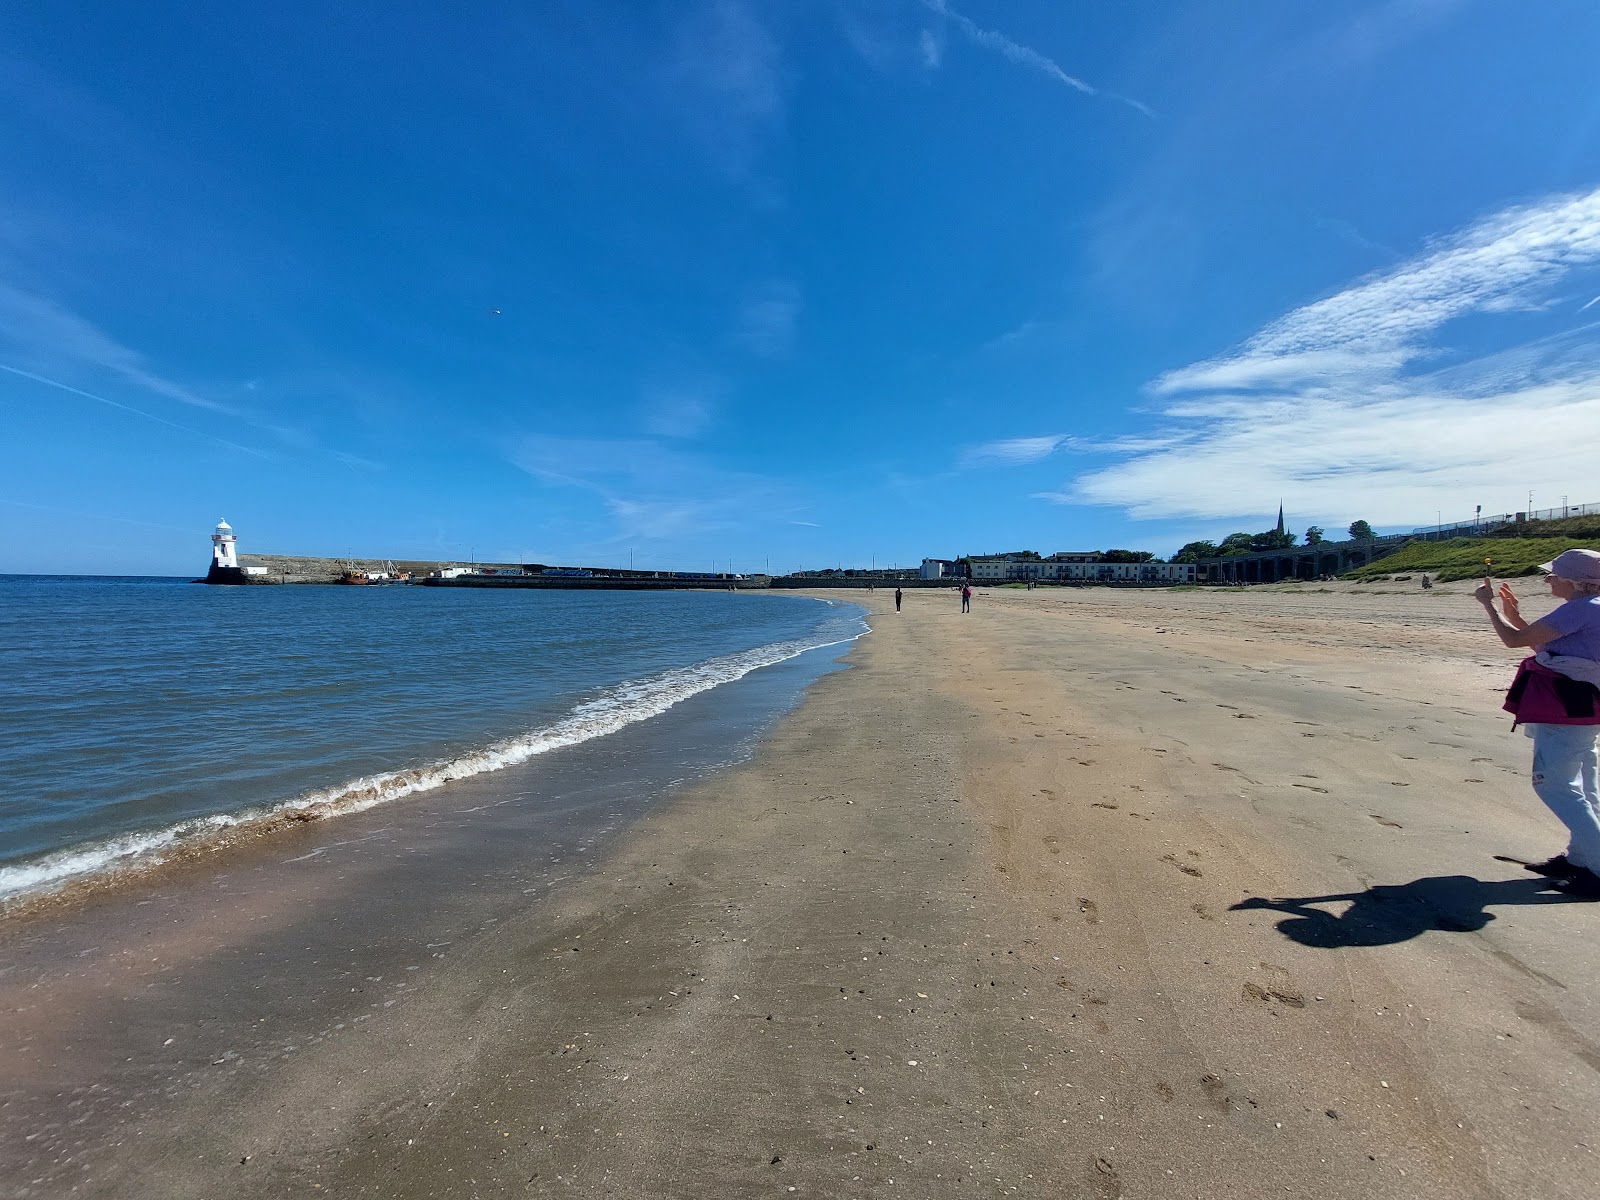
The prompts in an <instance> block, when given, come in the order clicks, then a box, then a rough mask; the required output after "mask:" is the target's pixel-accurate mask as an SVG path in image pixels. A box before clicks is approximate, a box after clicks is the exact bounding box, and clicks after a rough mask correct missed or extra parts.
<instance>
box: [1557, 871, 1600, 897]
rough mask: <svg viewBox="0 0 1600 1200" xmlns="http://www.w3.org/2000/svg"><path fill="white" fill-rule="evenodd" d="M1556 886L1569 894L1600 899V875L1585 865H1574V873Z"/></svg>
mask: <svg viewBox="0 0 1600 1200" xmlns="http://www.w3.org/2000/svg"><path fill="white" fill-rule="evenodd" d="M1555 886H1556V889H1557V890H1558V891H1562V892H1566V893H1567V894H1568V895H1569V896H1582V897H1583V898H1584V899H1585V900H1600V875H1596V874H1595V873H1594V872H1593V871H1590V870H1586V869H1585V868H1583V867H1573V868H1572V874H1571V875H1569V876H1567V877H1566V878H1565V879H1563V880H1561V882H1559V883H1557V884H1556V885H1555Z"/></svg>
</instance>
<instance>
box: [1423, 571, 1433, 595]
mask: <svg viewBox="0 0 1600 1200" xmlns="http://www.w3.org/2000/svg"><path fill="white" fill-rule="evenodd" d="M1432 586H1433V580H1431V579H1429V578H1428V573H1427V572H1426V571H1424V572H1423V573H1422V590H1423V591H1427V590H1428V589H1429V588H1431V587H1432Z"/></svg>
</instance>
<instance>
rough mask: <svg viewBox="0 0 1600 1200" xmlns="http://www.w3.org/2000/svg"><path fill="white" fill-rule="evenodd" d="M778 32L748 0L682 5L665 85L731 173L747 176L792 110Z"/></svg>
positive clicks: (700, 0) (696, 1)
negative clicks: (787, 95)
mask: <svg viewBox="0 0 1600 1200" xmlns="http://www.w3.org/2000/svg"><path fill="white" fill-rule="evenodd" d="M782 63H783V60H782V53H781V50H780V48H779V45H778V41H777V39H776V38H775V37H774V36H773V34H772V32H771V30H770V29H769V28H768V27H767V25H766V24H765V23H764V22H763V21H762V20H761V19H760V17H758V16H757V15H756V10H755V8H754V6H752V5H751V4H749V3H745V2H743V0H692V2H691V3H687V4H685V5H684V6H683V9H682V15H681V17H680V18H679V23H678V27H677V32H676V48H675V53H674V56H673V60H672V66H671V69H670V71H669V77H668V90H669V93H670V95H671V97H672V100H673V102H674V103H675V104H676V105H677V106H678V108H679V111H680V112H681V113H682V115H683V118H684V120H685V122H686V123H687V124H688V126H689V128H690V131H691V133H692V134H693V135H694V136H695V137H696V138H697V140H698V141H699V142H700V143H701V144H702V145H703V146H704V148H705V149H706V151H707V153H709V154H710V155H711V156H712V158H713V159H715V160H716V161H717V162H718V163H719V164H720V165H721V167H722V168H723V169H724V170H726V171H727V172H729V173H730V174H731V175H734V176H739V177H744V176H748V175H749V174H750V173H751V172H752V171H753V169H754V168H755V164H756V161H757V160H758V159H759V158H760V156H761V154H762V152H763V151H764V150H765V148H766V146H767V144H768V143H769V141H770V140H771V139H772V137H773V136H774V135H775V134H776V133H777V132H778V131H779V130H781V129H782V127H783V123H784V118H785V115H786V110H787V98H786V94H785V92H786V89H785V82H784V76H783V65H782Z"/></svg>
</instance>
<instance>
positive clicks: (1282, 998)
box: [1239, 983, 1306, 1008]
mask: <svg viewBox="0 0 1600 1200" xmlns="http://www.w3.org/2000/svg"><path fill="white" fill-rule="evenodd" d="M1239 997H1240V999H1243V1000H1254V1001H1256V1002H1257V1003H1260V1004H1270V1003H1271V1002H1272V1001H1274V1000H1276V1001H1277V1002H1278V1003H1279V1004H1287V1005H1288V1006H1289V1007H1290V1008H1304V1007H1305V1006H1306V998H1305V997H1304V996H1302V995H1301V994H1300V993H1299V992H1297V991H1294V990H1293V989H1292V988H1276V987H1262V986H1261V985H1260V984H1255V983H1247V984H1245V985H1244V986H1243V987H1242V988H1240V989H1239Z"/></svg>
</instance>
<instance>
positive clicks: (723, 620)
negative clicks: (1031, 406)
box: [0, 575, 867, 904]
mask: <svg viewBox="0 0 1600 1200" xmlns="http://www.w3.org/2000/svg"><path fill="white" fill-rule="evenodd" d="M866 631H867V626H866V623H865V620H864V612H863V610H862V609H860V608H859V607H858V606H856V605H852V604H849V603H844V602H831V601H826V600H817V599H813V598H809V597H803V596H793V595H785V594H781V593H768V592H719V591H704V592H666V591H661V592H653V591H652V592H612V591H563V590H549V591H546V590H513V589H493V590H491V589H475V588H432V587H423V586H417V585H386V586H372V587H318V586H292V585H291V586H272V587H266V586H258V587H205V586H196V585H194V584H192V583H190V582H188V581H187V580H180V579H161V578H155V579H151V578H106V577H83V576H25V575H9V576H7V575H0V706H3V711H4V718H3V719H0V903H6V904H11V903H15V902H16V901H17V900H18V899H19V898H22V899H26V898H29V897H31V896H34V895H36V894H39V893H41V892H48V891H51V890H56V889H59V888H61V887H62V886H64V885H68V884H72V883H73V882H75V881H80V880H83V879H84V878H85V877H91V876H97V875H98V876H104V875H107V874H114V873H117V872H123V871H127V870H128V869H129V868H138V867H140V866H142V865H146V864H149V863H153V862H157V861H160V860H161V859H162V858H163V857H165V856H168V855H170V854H172V853H174V852H175V851H178V850H180V849H182V850H188V849H192V848H194V847H195V846H196V845H203V844H204V843H205V841H206V839H208V838H216V837H218V836H219V835H224V834H226V832H227V831H228V830H231V829H236V828H238V827H240V826H244V825H254V826H257V827H259V826H261V825H262V824H263V823H271V822H272V821H274V820H275V819H276V820H280V821H281V820H282V819H283V818H284V817H285V816H294V817H296V818H299V819H310V818H318V819H324V818H337V817H339V816H342V815H346V814H353V813H357V812H362V811H365V810H368V809H372V808H375V807H377V806H380V805H405V804H406V803H407V800H408V798H411V797H414V796H416V795H418V794H419V793H425V792H431V791H433V790H435V789H439V788H442V787H445V786H446V785H448V784H450V783H452V782H455V781H458V780H466V779H469V778H471V777H473V776H480V775H485V774H487V773H491V772H497V771H502V770H507V769H511V768H518V769H523V770H525V769H526V767H527V765H528V764H533V763H535V762H536V760H539V759H540V756H544V755H550V754H552V753H553V752H557V751H561V752H563V753H565V754H566V756H567V757H566V761H565V763H564V766H563V774H562V778H564V779H566V780H568V781H569V785H568V786H567V788H566V793H565V794H564V796H563V797H562V798H561V799H560V801H559V802H560V803H562V804H564V805H571V804H573V803H575V801H574V800H573V795H574V794H575V793H574V791H573V788H572V787H571V786H570V781H571V780H572V779H573V778H574V777H575V776H578V777H582V776H583V775H584V773H585V766H584V764H585V762H586V761H588V762H591V763H592V764H593V769H592V770H591V771H590V772H589V773H590V774H592V773H593V771H600V770H608V769H610V770H615V768H614V767H608V766H606V765H605V764H607V763H609V762H612V761H613V760H614V759H615V758H616V757H617V756H616V755H612V756H610V758H608V757H607V756H605V755H596V756H592V758H591V759H590V760H584V759H581V758H580V759H576V760H574V759H573V758H572V754H573V753H574V748H578V747H583V746H585V745H586V744H592V745H594V746H601V745H603V744H604V743H605V741H606V739H613V740H616V739H617V737H618V735H620V734H624V733H625V732H630V731H631V736H632V740H631V741H627V746H628V751H627V754H626V755H625V756H623V757H626V758H627V759H628V760H629V761H628V770H629V771H630V773H631V775H632V777H634V778H637V779H640V780H647V781H649V783H648V785H649V786H650V787H651V788H653V789H655V790H657V791H659V790H660V789H661V788H662V787H664V786H666V785H668V784H671V783H676V782H681V781H682V780H683V779H685V778H687V777H690V776H693V775H694V774H695V773H696V772H699V773H701V774H703V773H704V772H705V771H708V770H712V769H720V768H721V767H723V766H726V765H727V764H728V763H730V762H732V761H736V760H737V759H738V758H739V757H741V756H743V755H745V754H748V752H749V750H750V748H751V747H752V746H753V745H754V744H755V742H756V741H757V740H758V739H759V735H760V733H761V732H762V731H763V729H764V728H765V726H766V725H768V724H770V722H771V721H772V720H775V719H776V717H777V716H778V715H781V713H782V712H783V711H786V710H787V708H789V707H792V705H793V704H794V703H795V702H796V701H797V700H798V698H799V695H800V694H801V692H803V690H804V688H805V687H806V686H807V685H808V684H809V683H810V682H811V681H812V680H813V679H814V678H815V677H816V676H817V675H818V674H820V673H822V672H823V671H825V670H829V669H833V664H834V663H835V662H836V661H837V659H838V657H839V656H840V654H841V653H842V652H843V651H844V650H846V649H847V648H848V644H849V643H850V642H852V641H853V640H854V639H856V638H858V637H860V636H861V635H862V634H864V633H865V632H866ZM758 674H760V675H764V676H766V678H765V680H764V686H762V687H760V688H755V689H753V688H752V686H751V681H752V680H753V679H754V678H755V677H756V676H757V675H758ZM680 707H682V708H685V709H687V708H692V709H693V711H694V713H696V714H697V717H696V721H695V722H693V723H688V722H686V721H685V720H684V718H682V717H678V718H676V723H674V722H673V721H663V720H662V718H663V717H664V715H665V714H668V712H669V710H677V709H680ZM653 721H654V722H657V724H658V727H659V729H660V730H662V731H663V732H662V733H661V734H660V736H657V737H655V738H653V739H652V738H650V737H648V736H646V737H642V738H641V737H640V736H638V735H639V733H640V732H641V725H642V724H646V723H650V722H653ZM696 729H698V730H699V732H698V733H695V732H694V730H696ZM707 731H710V732H707ZM643 732H648V729H647V728H646V729H645V730H643ZM688 742H695V743H696V746H695V748H694V749H693V752H692V753H691V752H689V751H686V750H683V749H682V747H683V746H684V745H685V744H686V743H688ZM618 744H619V745H620V744H622V743H620V742H619V743H618ZM652 755H653V756H654V757H655V758H656V759H660V760H661V761H659V762H655V763H653V765H652V764H651V763H644V764H641V762H640V759H641V756H642V757H643V758H646V759H648V758H650V757H651V756H652ZM613 782H616V781H613ZM619 786H620V784H619ZM617 790H618V787H617V786H613V787H611V788H610V789H609V790H608V789H606V788H598V787H597V788H591V789H589V791H590V792H592V793H593V794H595V795H601V794H611V795H614V794H615V793H616V792H617ZM540 795H541V793H540V788H539V786H538V782H537V775H535V776H534V782H533V783H532V785H525V786H524V787H523V788H522V789H521V791H520V792H519V797H520V798H521V801H522V802H523V803H527V804H534V805H537V804H539V803H540ZM549 802H550V803H556V802H557V801H556V799H555V798H554V797H553V796H552V797H551V798H550V799H549ZM577 803H581V800H580V801H577Z"/></svg>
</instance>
